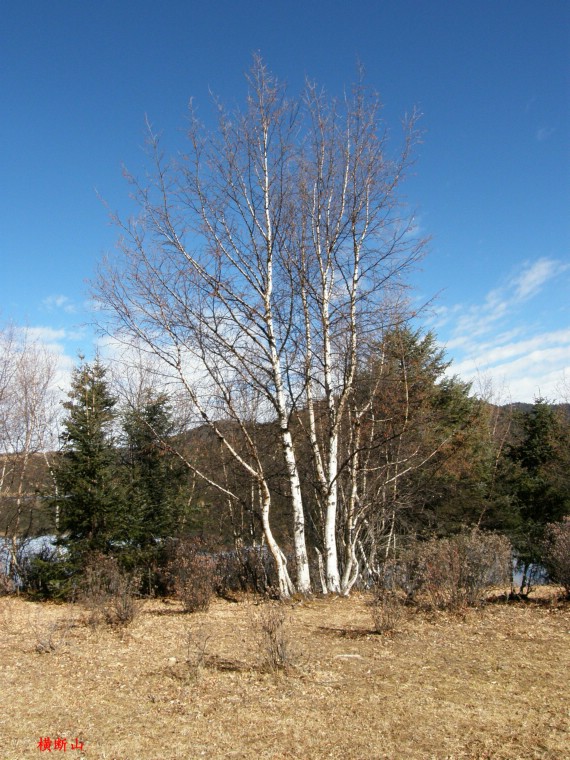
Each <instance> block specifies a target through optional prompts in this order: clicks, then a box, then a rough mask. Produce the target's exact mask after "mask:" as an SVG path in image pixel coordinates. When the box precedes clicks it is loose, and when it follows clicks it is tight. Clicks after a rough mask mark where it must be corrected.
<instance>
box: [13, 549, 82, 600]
mask: <svg viewBox="0 0 570 760" xmlns="http://www.w3.org/2000/svg"><path fill="white" fill-rule="evenodd" d="M21 581H22V588H23V589H24V590H25V591H27V592H28V593H29V594H30V595H31V596H32V597H33V598H35V599H54V600H56V601H59V602H63V601H69V600H73V599H74V597H75V594H76V588H77V581H76V577H75V575H74V573H73V570H72V568H71V566H70V564H69V560H68V558H67V556H66V555H65V554H63V553H62V551H61V549H60V548H58V547H55V548H54V547H51V546H44V547H42V548H41V550H40V551H39V552H38V553H37V554H34V555H32V556H30V557H27V558H26V559H25V561H24V563H23V567H22V579H21Z"/></svg>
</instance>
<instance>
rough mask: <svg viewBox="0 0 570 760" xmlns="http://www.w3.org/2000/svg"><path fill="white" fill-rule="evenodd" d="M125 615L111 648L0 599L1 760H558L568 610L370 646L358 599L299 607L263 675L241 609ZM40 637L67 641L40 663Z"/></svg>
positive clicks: (532, 609)
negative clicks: (52, 742)
mask: <svg viewBox="0 0 570 760" xmlns="http://www.w3.org/2000/svg"><path fill="white" fill-rule="evenodd" d="M139 604H140V606H141V608H142V609H141V611H140V614H139V615H138V616H137V618H136V619H135V621H134V622H133V624H132V625H131V627H130V628H128V629H127V630H126V632H125V631H124V630H123V631H122V632H121V633H119V632H117V631H116V630H114V629H112V628H108V627H99V628H95V629H94V628H92V627H89V626H88V625H86V624H81V622H80V620H81V619H80V616H78V611H77V608H76V607H72V606H65V605H46V604H43V605H41V604H36V603H31V602H26V601H24V600H22V599H16V598H7V597H4V598H0V630H1V634H0V695H1V696H0V699H1V701H2V710H1V711H0V735H1V737H2V751H1V753H0V754H1V756H2V758H3V759H4V760H16V759H17V760H22V758H38V757H43V756H45V757H48V756H49V757H54V756H55V757H57V756H59V754H58V752H54V751H52V753H51V754H48V753H45V754H44V753H43V752H40V750H39V749H38V748H37V744H38V741H39V738H40V737H51V738H52V739H55V738H56V737H57V736H60V737H66V738H68V739H69V740H72V739H73V740H75V738H76V737H78V738H79V739H81V740H83V741H84V747H85V751H84V752H80V751H78V750H73V751H71V750H70V748H69V745H68V750H67V753H66V754H65V755H63V754H62V755H61V756H62V757H63V756H66V757H67V756H70V757H72V758H79V757H86V758H90V759H92V760H95V759H101V760H159V759H161V760H162V759H163V758H164V759H166V760H176V759H177V758H179V759H180V760H182V759H184V760H188V759H189V758H200V757H207V758H274V759H275V760H277V759H278V758H280V759H281V760H283V759H284V758H343V759H344V760H350V759H352V758H355V759H356V758H358V759H360V758H362V759H363V760H369V759H371V758H395V759H396V760H400V759H405V758H413V759H415V758H418V760H419V759H420V758H421V759H422V760H425V759H426V758H438V759H439V758H441V759H442V760H443V758H448V759H450V760H451V759H452V758H457V759H459V758H473V759H475V758H479V759H481V758H489V759H490V758H492V759H493V760H500V759H501V758H516V759H517V760H522V759H524V758H545V759H546V758H548V759H552V760H554V758H557V759H559V758H564V757H568V747H569V746H570V742H569V735H568V729H569V704H570V699H569V697H570V693H569V685H568V672H569V665H570V647H569V646H568V644H569V636H568V633H569V607H568V606H567V605H566V606H563V605H561V604H560V605H559V604H547V603H545V604H544V605H540V604H536V603H534V604H533V603H527V604H523V603H519V604H516V605H505V604H494V605H489V606H487V607H485V608H483V609H481V610H476V611H468V612H467V613H465V614H464V615H463V616H462V617H459V616H452V615H450V614H448V613H442V612H439V613H434V614H433V615H432V616H431V617H430V618H427V617H426V616H425V615H424V614H418V613H412V612H409V611H407V612H406V617H405V619H404V620H403V621H402V623H401V624H399V625H398V632H397V633H396V634H395V635H394V636H391V637H385V636H379V635H377V634H376V633H374V632H373V625H372V618H371V615H370V607H369V604H368V599H367V598H366V597H354V598H352V599H327V600H312V601H304V602H300V603H296V604H292V605H289V608H288V610H287V617H288V635H289V636H290V637H291V638H292V641H293V643H294V646H295V650H296V653H298V655H299V657H298V660H297V661H296V662H297V663H300V664H296V666H295V667H294V668H292V669H289V670H287V671H286V672H277V673H275V672H266V669H265V670H264V668H263V652H262V651H260V648H259V644H258V643H256V639H255V636H253V635H252V625H251V621H252V619H253V618H254V617H255V613H256V611H257V609H258V608H257V606H256V605H255V603H254V602H253V601H251V600H244V601H243V602H242V603H240V604H231V603H229V602H225V601H216V602H214V603H213V604H212V607H211V608H210V610H209V611H208V612H200V613H195V614H194V615H193V616H192V621H191V622H192V626H193V629H192V631H190V632H189V630H188V625H189V619H188V616H187V615H184V614H181V609H182V607H181V605H179V604H175V603H163V602H160V601H152V602H139ZM38 630H40V632H42V631H44V630H45V631H47V632H48V633H49V632H51V631H55V632H56V633H57V634H59V632H61V631H65V636H60V635H56V637H55V647H54V648H52V647H51V645H49V643H48V645H47V647H44V649H45V650H46V651H45V652H44V653H43V654H39V653H38V647H37V643H38ZM196 668H199V670H200V677H199V678H196V677H195V672H194V670H195V669H196Z"/></svg>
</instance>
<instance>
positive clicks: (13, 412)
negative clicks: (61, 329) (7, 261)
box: [0, 325, 57, 570]
mask: <svg viewBox="0 0 570 760" xmlns="http://www.w3.org/2000/svg"><path fill="white" fill-rule="evenodd" d="M55 375H56V359H55V357H54V356H53V354H51V353H50V352H49V351H48V350H47V349H46V348H45V346H42V345H41V344H40V343H39V342H37V341H35V340H33V338H31V337H30V334H29V332H28V331H27V330H26V329H18V328H17V327H15V326H14V325H9V326H7V327H5V328H4V329H3V330H1V331H0V498H1V500H2V502H4V505H5V508H6V510H5V520H6V523H5V525H3V526H2V527H3V530H4V531H5V533H6V535H7V537H8V538H9V540H10V556H11V564H12V568H13V570H17V569H18V551H17V549H18V542H19V540H20V539H21V538H22V536H23V535H24V534H25V533H26V532H27V531H28V530H29V529H30V527H31V526H32V523H33V508H30V509H28V508H27V505H29V504H30V497H31V494H30V483H29V482H28V480H29V471H30V464H31V461H32V457H33V456H34V455H39V454H42V455H43V456H44V457H45V458H46V464H47V466H48V469H49V467H50V463H49V461H47V457H48V450H49V448H50V447H53V443H54V440H55V432H56V431H55V423H56V417H57V403H56V398H55V387H54V384H55ZM33 502H34V503H35V495H34V498H33Z"/></svg>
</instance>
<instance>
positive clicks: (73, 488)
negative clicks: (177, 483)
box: [53, 360, 127, 570]
mask: <svg viewBox="0 0 570 760" xmlns="http://www.w3.org/2000/svg"><path fill="white" fill-rule="evenodd" d="M64 407H65V409H66V410H67V416H66V417H65V420H64V422H63V428H64V432H63V433H62V435H61V442H62V452H61V456H60V458H59V461H58V462H57V466H56V467H55V468H54V479H55V482H56V485H57V495H56V496H55V497H54V499H53V504H54V506H55V508H56V509H57V510H59V530H60V533H61V538H60V544H62V545H64V546H65V547H66V549H67V551H68V555H67V558H68V562H69V563H70V565H71V566H72V567H73V568H74V569H75V570H78V569H81V565H82V562H83V559H84V557H85V556H86V555H87V554H91V553H93V552H96V551H99V552H103V553H108V552H110V551H111V550H112V548H113V545H116V544H117V542H120V541H122V540H125V539H126V538H127V520H126V510H125V503H124V494H123V490H122V487H121V482H120V478H119V477H118V471H117V453H116V449H115V446H114V440H113V423H114V419H115V413H114V407H115V398H114V397H113V396H112V395H111V393H110V391H109V387H108V384H107V381H106V378H105V369H104V368H103V366H102V365H101V364H100V362H99V361H98V360H97V361H95V362H94V363H93V364H88V363H83V364H81V366H80V367H79V368H78V369H76V370H75V372H74V374H73V378H72V384H71V390H70V392H69V400H68V401H67V402H66V403H65V404H64Z"/></svg>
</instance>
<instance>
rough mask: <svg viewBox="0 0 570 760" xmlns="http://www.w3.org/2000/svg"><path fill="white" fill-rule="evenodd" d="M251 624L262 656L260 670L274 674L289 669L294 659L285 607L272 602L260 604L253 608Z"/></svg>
mask: <svg viewBox="0 0 570 760" xmlns="http://www.w3.org/2000/svg"><path fill="white" fill-rule="evenodd" d="M252 609H253V608H252ZM252 622H253V628H254V635H255V637H256V640H257V643H258V645H259V650H260V652H261V654H262V669H264V670H268V671H270V672H272V673H276V672H278V671H282V670H287V669H289V668H291V667H292V666H293V660H294V658H293V654H292V649H291V641H290V637H289V635H288V631H287V622H288V620H287V610H286V607H285V605H283V604H280V603H274V602H264V603H263V604H260V605H259V606H257V608H255V612H254V616H253V621H252Z"/></svg>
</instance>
